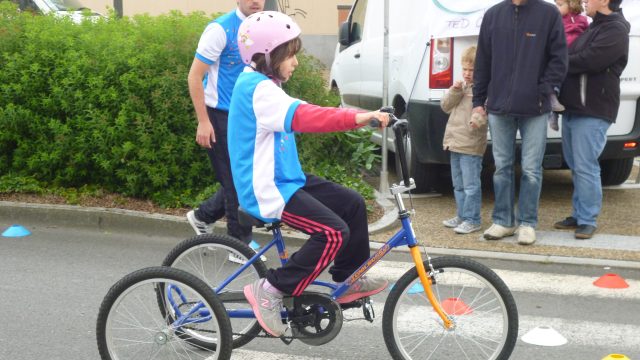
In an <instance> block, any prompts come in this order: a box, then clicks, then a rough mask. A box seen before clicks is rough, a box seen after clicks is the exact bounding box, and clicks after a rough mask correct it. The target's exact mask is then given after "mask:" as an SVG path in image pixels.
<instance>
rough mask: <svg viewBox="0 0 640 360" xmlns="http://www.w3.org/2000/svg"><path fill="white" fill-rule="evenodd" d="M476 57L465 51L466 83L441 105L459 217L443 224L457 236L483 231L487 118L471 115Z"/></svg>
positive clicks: (458, 85) (473, 51) (472, 49)
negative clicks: (482, 181) (482, 175)
mask: <svg viewBox="0 0 640 360" xmlns="http://www.w3.org/2000/svg"><path fill="white" fill-rule="evenodd" d="M475 55H476V47H475V46H472V47H470V48H468V49H466V50H465V51H464V52H463V54H462V77H463V79H464V80H463V81H461V80H457V81H456V82H455V83H454V84H453V86H451V88H449V91H448V92H447V93H446V94H445V95H444V97H443V98H442V102H441V107H442V110H444V112H446V113H447V114H450V115H449V121H448V123H447V128H446V129H445V132H444V141H443V146H444V149H445V150H449V151H450V152H451V179H452V181H453V192H454V196H455V199H456V207H457V210H456V212H457V213H456V216H455V217H453V218H451V219H448V220H444V221H443V222H442V223H443V224H444V226H446V227H448V228H453V231H455V232H456V233H458V234H469V233H472V232H475V231H479V230H480V229H481V225H480V223H481V220H480V207H481V206H482V190H481V186H480V172H481V171H482V157H483V155H484V152H485V150H486V148H487V117H486V116H484V115H481V114H478V113H474V114H473V116H472V115H471V109H472V103H471V98H472V96H473V94H472V91H471V89H472V87H473V66H474V63H475Z"/></svg>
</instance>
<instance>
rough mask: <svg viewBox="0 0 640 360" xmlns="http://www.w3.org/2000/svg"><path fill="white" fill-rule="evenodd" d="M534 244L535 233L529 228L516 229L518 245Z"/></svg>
mask: <svg viewBox="0 0 640 360" xmlns="http://www.w3.org/2000/svg"><path fill="white" fill-rule="evenodd" d="M534 242H536V231H535V230H534V229H533V227H531V226H526V225H520V227H518V244H520V245H531V244H533V243H534Z"/></svg>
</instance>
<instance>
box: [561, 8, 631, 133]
mask: <svg viewBox="0 0 640 360" xmlns="http://www.w3.org/2000/svg"><path fill="white" fill-rule="evenodd" d="M630 29H631V25H630V24H629V22H628V21H627V20H625V18H624V16H623V15H622V13H621V12H613V13H611V14H610V15H604V14H601V13H596V16H595V17H594V19H593V22H592V23H591V25H589V28H588V29H587V31H585V32H584V33H582V35H580V37H578V38H577V39H576V40H575V41H574V42H573V44H571V47H570V48H569V74H568V75H567V78H566V79H565V81H564V84H563V85H562V91H561V92H560V102H561V103H562V104H563V105H564V106H565V108H566V111H567V112H570V113H572V114H577V115H586V116H592V117H597V118H601V119H604V120H607V121H609V122H615V120H616V117H617V116H618V108H619V107H620V74H622V71H623V70H624V68H625V67H626V66H627V60H628V58H629V31H630Z"/></svg>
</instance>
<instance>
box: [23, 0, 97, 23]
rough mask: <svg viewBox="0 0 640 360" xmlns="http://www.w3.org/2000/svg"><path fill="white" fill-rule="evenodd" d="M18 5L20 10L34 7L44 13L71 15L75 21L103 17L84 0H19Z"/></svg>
mask: <svg viewBox="0 0 640 360" xmlns="http://www.w3.org/2000/svg"><path fill="white" fill-rule="evenodd" d="M18 6H19V8H20V10H27V9H33V10H37V11H39V12H41V13H42V14H54V15H55V16H60V17H70V18H71V19H72V20H73V22H75V23H81V22H82V20H84V19H86V18H88V19H92V20H96V19H98V18H100V17H102V15H101V14H99V13H97V12H93V11H91V10H90V9H89V8H87V7H86V5H85V1H83V0H18ZM86 11H88V13H87V12H86Z"/></svg>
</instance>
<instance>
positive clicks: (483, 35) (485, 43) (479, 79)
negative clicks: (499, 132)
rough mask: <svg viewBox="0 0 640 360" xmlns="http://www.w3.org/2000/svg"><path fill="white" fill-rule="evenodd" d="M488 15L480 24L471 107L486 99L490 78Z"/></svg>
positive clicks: (482, 104)
mask: <svg viewBox="0 0 640 360" xmlns="http://www.w3.org/2000/svg"><path fill="white" fill-rule="evenodd" d="M489 22H490V19H489V16H488V14H485V18H484V19H483V20H482V24H481V25H480V35H479V37H478V46H477V50H476V62H475V64H474V69H473V107H474V108H475V107H478V106H484V103H485V101H486V100H487V89H488V87H489V80H491V30H490V29H489Z"/></svg>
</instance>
